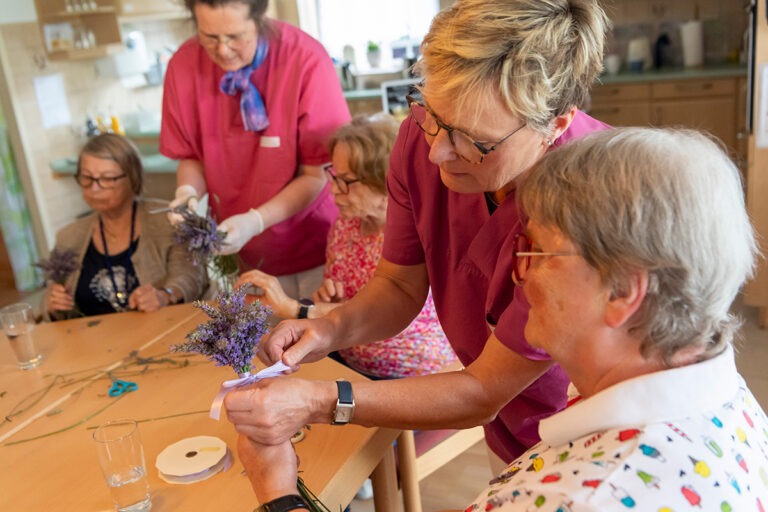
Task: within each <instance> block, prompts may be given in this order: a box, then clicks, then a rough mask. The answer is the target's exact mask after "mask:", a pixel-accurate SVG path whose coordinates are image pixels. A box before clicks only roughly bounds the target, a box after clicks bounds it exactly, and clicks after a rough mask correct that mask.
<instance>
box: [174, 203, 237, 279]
mask: <svg viewBox="0 0 768 512" xmlns="http://www.w3.org/2000/svg"><path fill="white" fill-rule="evenodd" d="M175 213H178V214H179V215H181V218H182V220H181V222H178V223H177V224H176V225H175V226H174V229H173V241H174V243H176V244H179V245H183V246H184V247H186V248H187V252H189V254H190V256H191V257H192V261H194V263H195V265H198V264H203V265H206V264H207V263H208V260H209V259H210V258H211V255H212V254H213V253H214V252H216V251H218V250H219V249H221V245H222V243H223V242H224V238H225V237H226V233H224V232H222V231H219V230H218V224H217V223H216V221H215V220H214V219H213V218H212V217H210V216H204V217H203V216H200V215H198V214H197V213H195V212H193V211H192V210H189V209H188V208H187V207H186V206H183V207H182V208H179V209H177V210H176V211H175Z"/></svg>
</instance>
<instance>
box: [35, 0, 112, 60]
mask: <svg viewBox="0 0 768 512" xmlns="http://www.w3.org/2000/svg"><path fill="white" fill-rule="evenodd" d="M74 6H77V8H75V7H74ZM83 6H88V7H85V8H83ZM35 9H36V10H37V19H38V25H39V27H40V34H41V35H42V38H43V44H44V46H45V49H46V53H47V55H48V58H49V59H51V60H76V59H88V58H94V57H100V56H103V55H107V54H109V53H116V52H118V51H120V49H121V48H122V41H121V37H120V25H119V24H118V21H117V7H116V5H115V4H114V2H113V1H111V0H97V1H96V2H90V1H89V0H85V1H81V0H69V1H68V0H35Z"/></svg>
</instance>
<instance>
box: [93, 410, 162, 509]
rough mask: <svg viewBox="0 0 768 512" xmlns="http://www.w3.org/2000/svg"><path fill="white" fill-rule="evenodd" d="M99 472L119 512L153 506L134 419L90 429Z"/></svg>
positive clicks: (109, 422)
mask: <svg viewBox="0 0 768 512" xmlns="http://www.w3.org/2000/svg"><path fill="white" fill-rule="evenodd" d="M93 440H94V441H95V443H96V451H97V453H98V456H99V463H100V465H101V472H102V473H103V474H104V479H105V480H106V482H107V487H109V490H110V492H111V493H112V500H113V501H114V503H115V510H117V511H118V512H144V511H147V510H150V509H151V508H152V502H151V501H150V496H149V482H148V480H147V470H146V464H145V463H144V449H143V448H142V446H141V437H140V435H139V426H138V425H137V424H136V420H129V419H123V420H111V421H108V422H106V423H103V424H101V425H99V427H98V428H97V429H96V431H95V432H94V433H93Z"/></svg>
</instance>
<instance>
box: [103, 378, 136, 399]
mask: <svg viewBox="0 0 768 512" xmlns="http://www.w3.org/2000/svg"><path fill="white" fill-rule="evenodd" d="M138 388H139V386H138V384H136V383H135V382H131V381H127V380H120V379H112V386H111V387H110V388H109V396H120V395H122V394H123V393H130V392H131V391H136V390H137V389H138Z"/></svg>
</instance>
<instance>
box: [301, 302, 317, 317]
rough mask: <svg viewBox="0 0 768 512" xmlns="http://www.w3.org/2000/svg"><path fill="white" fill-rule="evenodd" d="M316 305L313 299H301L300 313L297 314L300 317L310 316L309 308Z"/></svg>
mask: <svg viewBox="0 0 768 512" xmlns="http://www.w3.org/2000/svg"><path fill="white" fill-rule="evenodd" d="M314 305H315V303H314V302H312V300H311V299H299V313H298V314H297V315H296V318H298V319H304V318H308V315H309V310H310V308H312V307H313V306H314Z"/></svg>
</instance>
